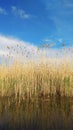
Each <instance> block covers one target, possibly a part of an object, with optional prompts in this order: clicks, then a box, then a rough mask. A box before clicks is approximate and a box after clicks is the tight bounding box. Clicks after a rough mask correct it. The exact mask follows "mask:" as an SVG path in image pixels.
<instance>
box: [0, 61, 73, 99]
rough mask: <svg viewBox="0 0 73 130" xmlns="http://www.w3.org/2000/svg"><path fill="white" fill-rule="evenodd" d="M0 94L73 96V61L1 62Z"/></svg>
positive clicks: (28, 97)
mask: <svg viewBox="0 0 73 130" xmlns="http://www.w3.org/2000/svg"><path fill="white" fill-rule="evenodd" d="M0 96H1V97H12V96H14V98H15V99H17V98H19V100H21V99H26V98H27V99H32V98H42V97H46V98H47V97H49V96H59V97H60V96H67V97H72V96H73V63H69V62H67V61H66V60H64V59H63V60H62V61H61V62H59V63H58V61H57V60H54V59H53V62H51V60H44V61H41V62H38V63H36V62H34V61H33V62H31V61H28V62H27V63H24V64H22V63H15V64H11V65H9V66H6V65H5V64H3V65H0Z"/></svg>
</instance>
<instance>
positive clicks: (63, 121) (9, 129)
mask: <svg viewBox="0 0 73 130" xmlns="http://www.w3.org/2000/svg"><path fill="white" fill-rule="evenodd" d="M0 130H73V99H71V98H65V97H64V98H58V97H54V98H52V97H51V98H48V99H45V98H43V99H36V100H35V99H34V100H33V99H32V100H28V101H26V100H25V101H22V102H21V103H19V102H18V101H15V100H14V99H13V98H7V99H6V98H3V99H1V98H0Z"/></svg>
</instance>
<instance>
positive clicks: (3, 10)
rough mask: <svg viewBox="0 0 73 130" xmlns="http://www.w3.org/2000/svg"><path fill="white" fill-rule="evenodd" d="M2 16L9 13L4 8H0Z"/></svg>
mask: <svg viewBox="0 0 73 130" xmlns="http://www.w3.org/2000/svg"><path fill="white" fill-rule="evenodd" d="M0 14H4V15H6V14H7V12H6V10H5V9H4V8H2V7H0Z"/></svg>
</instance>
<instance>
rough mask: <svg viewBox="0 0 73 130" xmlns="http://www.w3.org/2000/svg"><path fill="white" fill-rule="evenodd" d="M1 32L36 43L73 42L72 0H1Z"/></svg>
mask: <svg viewBox="0 0 73 130" xmlns="http://www.w3.org/2000/svg"><path fill="white" fill-rule="evenodd" d="M0 34H2V35H4V36H10V37H13V38H17V39H20V40H23V41H26V42H29V43H30V44H31V43H33V44H34V45H36V46H38V45H40V44H42V43H56V47H57V48H58V47H60V46H61V44H62V43H66V44H67V45H71V44H72V43H73V0H22V1H21V0H0Z"/></svg>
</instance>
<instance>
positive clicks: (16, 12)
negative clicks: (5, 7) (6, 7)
mask: <svg viewBox="0 0 73 130" xmlns="http://www.w3.org/2000/svg"><path fill="white" fill-rule="evenodd" d="M11 9H12V12H13V13H14V15H16V16H19V17H20V18H22V19H29V18H30V15H29V14H28V13H26V12H25V11H24V10H23V9H19V8H17V7H16V6H12V7H11Z"/></svg>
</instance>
